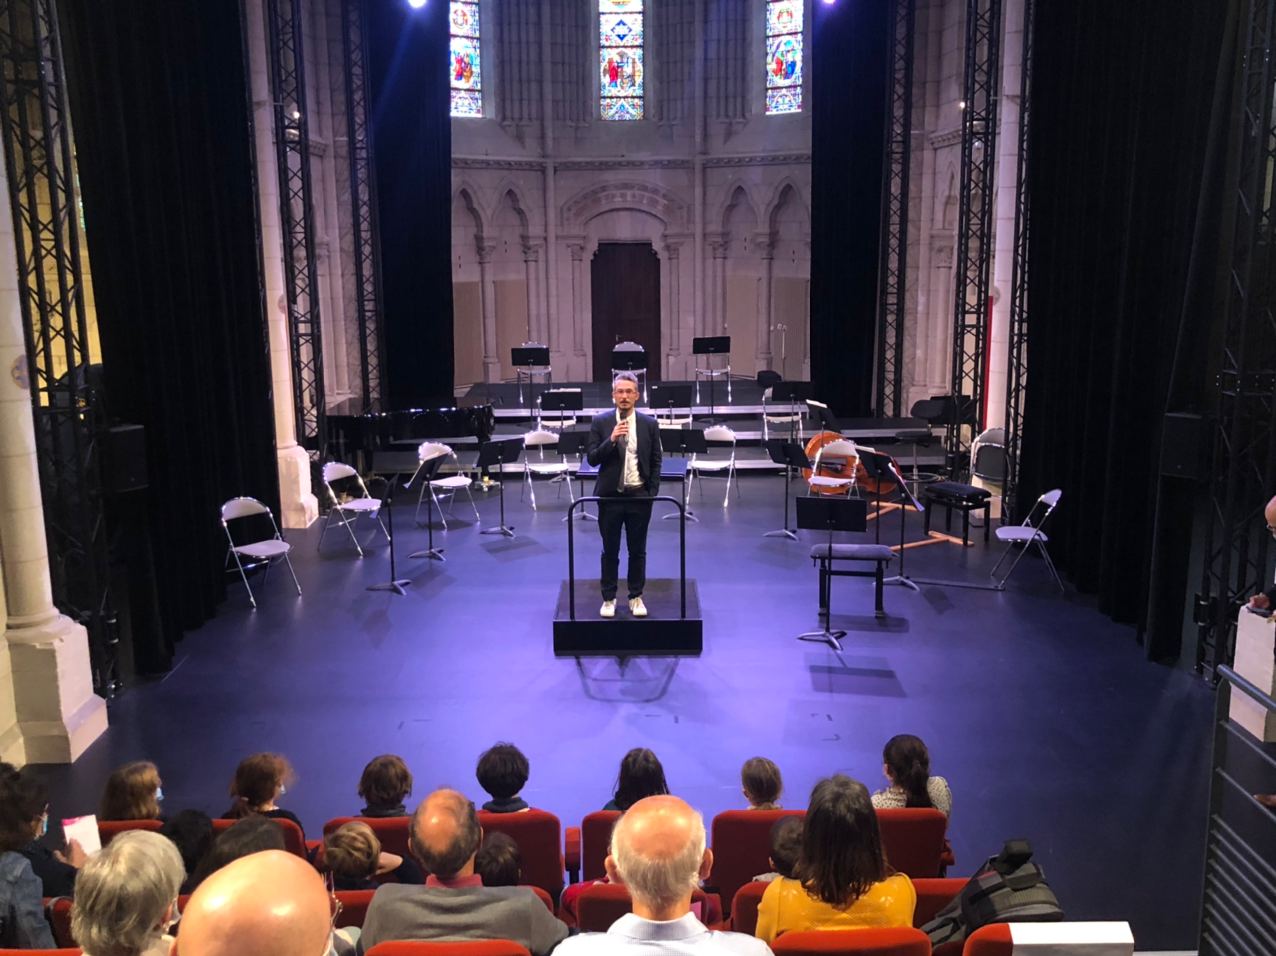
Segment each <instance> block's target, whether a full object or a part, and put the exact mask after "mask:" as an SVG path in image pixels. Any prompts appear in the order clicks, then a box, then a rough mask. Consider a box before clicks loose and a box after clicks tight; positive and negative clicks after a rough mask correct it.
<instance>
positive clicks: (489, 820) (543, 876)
mask: <svg viewBox="0 0 1276 956" xmlns="http://www.w3.org/2000/svg"><path fill="white" fill-rule="evenodd" d="M478 821H479V826H481V827H482V828H483V832H484V833H504V834H506V835H507V836H509V837H510V838H511V839H513V841H514V842H515V843H517V844H518V849H519V852H520V853H521V854H522V857H523V882H524V883H527V884H530V885H531V886H537V887H540V888H541V889H543V890H544V891H545V892H546V893H548V894H549V898H550V901H551V902H550V912H551V913H552V912H553V911H554V901H556V900H557V899H558V895H559V894H560V893H561V892H562V891H563V850H562V847H563V831H562V825H561V824H560V823H559V821H558V817H556V816H554V814H552V813H550V812H549V811H547V810H525V811H523V812H522V813H489V812H488V811H486V810H480V811H478ZM391 852H393V851H391Z"/></svg>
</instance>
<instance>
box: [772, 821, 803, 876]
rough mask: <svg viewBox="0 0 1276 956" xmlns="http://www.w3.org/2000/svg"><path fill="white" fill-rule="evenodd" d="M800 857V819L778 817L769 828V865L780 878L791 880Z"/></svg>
mask: <svg viewBox="0 0 1276 956" xmlns="http://www.w3.org/2000/svg"><path fill="white" fill-rule="evenodd" d="M801 855H802V818H801V817H799V816H790V817H780V819H778V820H776V821H775V823H774V824H772V826H771V865H772V866H773V867H775V872H777V873H779V874H780V875H781V876H787V877H789V878H790V879H792V878H793V873H794V871H795V869H796V867H797V861H798V857H799V856H801Z"/></svg>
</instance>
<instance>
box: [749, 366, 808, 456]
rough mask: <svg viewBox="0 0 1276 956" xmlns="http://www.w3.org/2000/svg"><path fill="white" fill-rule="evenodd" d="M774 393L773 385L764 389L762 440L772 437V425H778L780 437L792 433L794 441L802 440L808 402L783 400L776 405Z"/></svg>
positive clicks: (760, 375)
mask: <svg viewBox="0 0 1276 956" xmlns="http://www.w3.org/2000/svg"><path fill="white" fill-rule="evenodd" d="M761 378H762V373H761V372H759V373H758V379H759V381H761ZM772 394H773V393H772V390H771V386H769V385H768V386H767V387H766V388H764V389H763V390H762V441H763V442H765V441H766V440H767V439H768V438H770V437H771V428H772V426H778V428H779V430H780V432H781V434H780V435H779V436H778V437H780V438H787V437H789V436H790V435H792V436H793V440H794V441H796V442H801V441H802V412H803V410H804V409H805V408H806V404H805V403H802V404H794V403H793V402H781V403H780V404H779V405H776V404H774V401H773V399H772V397H771V396H772ZM795 426H796V427H795Z"/></svg>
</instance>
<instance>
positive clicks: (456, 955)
mask: <svg viewBox="0 0 1276 956" xmlns="http://www.w3.org/2000/svg"><path fill="white" fill-rule="evenodd" d="M363 956H532V954H531V953H529V952H528V951H527V950H526V949H524V948H523V947H522V946H520V945H519V944H518V943H515V942H514V941H513V940H508V939H460V940H437V941H435V940H415V939H411V940H409V939H396V940H386V941H385V942H384V943H377V945H375V946H373V947H372V948H371V949H369V950H365V951H364V954H363Z"/></svg>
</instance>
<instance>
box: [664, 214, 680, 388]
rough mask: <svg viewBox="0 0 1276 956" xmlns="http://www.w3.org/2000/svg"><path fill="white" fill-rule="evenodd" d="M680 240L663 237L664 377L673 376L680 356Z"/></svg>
mask: <svg viewBox="0 0 1276 956" xmlns="http://www.w3.org/2000/svg"><path fill="white" fill-rule="evenodd" d="M682 243H683V240H682V239H681V238H673V237H670V236H666V237H665V241H664V253H665V255H664V260H665V268H666V269H667V270H668V272H669V334H668V335H667V336H666V337H665V342H666V343H667V344H666V346H665V356H666V358H665V369H664V374H665V376H670V375H672V374H673V371H672V367H673V360H674V359H675V358H677V357H679V356H680V355H681V354H682V344H681V343H682V261H681V259H680V258H679V250H681V249H682Z"/></svg>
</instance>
